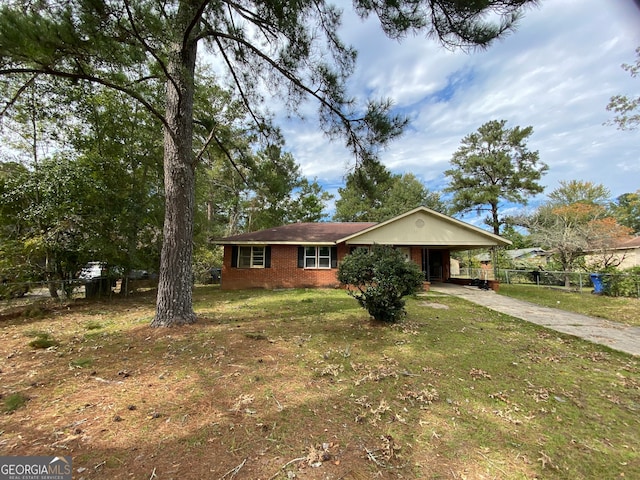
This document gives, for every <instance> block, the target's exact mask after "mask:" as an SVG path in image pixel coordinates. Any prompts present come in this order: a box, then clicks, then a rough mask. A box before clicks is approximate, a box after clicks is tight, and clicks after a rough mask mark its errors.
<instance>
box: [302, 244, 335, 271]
mask: <svg viewBox="0 0 640 480" xmlns="http://www.w3.org/2000/svg"><path fill="white" fill-rule="evenodd" d="M304 268H331V247H305V248H304Z"/></svg>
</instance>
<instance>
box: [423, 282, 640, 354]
mask: <svg viewBox="0 0 640 480" xmlns="http://www.w3.org/2000/svg"><path fill="white" fill-rule="evenodd" d="M430 291H432V292H438V293H443V294H447V295H453V296H456V297H460V298H464V299H466V300H468V301H470V302H472V303H476V304H478V305H482V306H484V307H487V308H490V309H491V310H495V311H497V312H501V313H505V314H507V315H511V316H512V317H516V318H520V319H522V320H525V321H527V322H531V323H536V324H538V325H542V326H544V327H547V328H550V329H553V330H557V331H558V332H562V333H567V334H569V335H573V336H575V337H580V338H583V339H585V340H588V341H590V342H593V343H599V344H601V345H606V346H607V347H609V348H612V349H614V350H619V351H621V352H625V353H630V354H631V355H636V356H640V327H631V326H627V325H623V324H621V323H616V322H611V321H609V320H604V319H602V318H596V317H589V316H587V315H580V314H578V313H572V312H565V311H563V310H558V309H556V308H548V307H541V306H539V305H535V304H533V303H529V302H525V301H523V300H517V299H515V298H510V297H506V296H504V295H498V294H497V293H495V292H494V291H492V290H481V289H479V288H478V287H470V286H467V287H465V286H461V285H454V284H451V283H435V284H431V288H430Z"/></svg>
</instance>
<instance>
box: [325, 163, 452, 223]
mask: <svg viewBox="0 0 640 480" xmlns="http://www.w3.org/2000/svg"><path fill="white" fill-rule="evenodd" d="M338 194H339V195H340V198H338V200H337V201H336V212H335V214H334V216H333V219H334V220H335V221H339V222H382V221H384V220H388V219H389V218H392V217H394V216H396V215H400V214H402V213H404V212H407V211H409V210H411V209H413V208H416V207H419V206H425V207H428V208H431V209H432V210H436V211H439V212H444V211H445V210H446V207H445V206H444V204H443V202H442V201H441V199H440V195H439V193H437V192H430V191H429V190H428V189H427V188H426V187H425V186H424V185H423V184H422V183H421V182H420V181H419V180H418V179H417V178H416V176H415V175H413V174H412V173H405V174H403V175H397V174H392V173H391V172H389V170H387V168H386V167H385V166H384V165H382V164H381V163H380V162H377V161H368V162H366V163H364V164H363V165H362V166H361V168H359V169H357V170H355V171H353V172H351V173H350V174H349V175H348V176H347V179H346V183H345V186H344V187H341V188H339V189H338Z"/></svg>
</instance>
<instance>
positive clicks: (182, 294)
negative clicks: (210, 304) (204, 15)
mask: <svg viewBox="0 0 640 480" xmlns="http://www.w3.org/2000/svg"><path fill="white" fill-rule="evenodd" d="M195 3H196V2H193V1H192V0H184V1H182V2H180V4H179V8H178V14H177V18H176V22H175V24H174V25H173V27H174V29H173V31H172V32H171V33H169V32H168V33H169V34H171V35H173V39H174V45H173V49H172V52H171V54H170V58H169V60H168V66H167V67H168V73H169V80H168V81H167V92H166V101H167V105H166V122H167V125H166V126H165V131H164V189H165V197H166V198H165V214H164V235H163V237H164V241H163V244H162V254H161V257H160V277H159V283H158V298H157V301H156V316H155V318H154V319H153V321H152V322H151V326H152V327H170V326H173V325H184V324H188V323H194V322H195V321H196V315H195V313H194V311H193V304H192V299H191V295H192V292H193V274H192V267H191V258H192V255H193V216H194V206H195V164H194V158H193V148H192V146H193V94H194V75H195V65H196V52H197V42H196V40H195V37H196V34H197V28H193V26H194V25H197V21H196V20H194V19H195V18H196V16H197V15H198V13H197V8H196V6H194V4H195ZM185 35H188V38H186V39H185Z"/></svg>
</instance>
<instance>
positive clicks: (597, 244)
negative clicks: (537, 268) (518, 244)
mask: <svg viewBox="0 0 640 480" xmlns="http://www.w3.org/2000/svg"><path fill="white" fill-rule="evenodd" d="M606 195H608V190H607V189H606V188H605V187H603V186H602V185H599V184H593V183H591V182H582V181H577V180H574V181H570V182H561V186H560V187H558V188H557V189H555V190H554V191H553V192H551V193H550V194H549V198H550V200H549V201H548V202H547V203H546V204H544V205H543V206H541V207H540V208H539V209H538V211H537V212H536V213H535V214H534V215H532V216H531V217H530V218H529V219H528V221H527V222H526V223H527V227H528V229H529V231H530V234H531V239H532V240H533V242H534V243H536V244H539V245H540V246H542V247H544V248H546V249H549V250H553V251H555V252H556V253H555V257H556V258H557V260H558V261H559V262H560V265H561V267H562V269H563V271H565V272H571V271H573V270H574V269H575V267H576V266H577V265H579V264H581V261H582V259H583V257H584V255H585V253H587V252H595V253H597V252H607V251H610V250H611V249H612V248H613V247H615V245H616V244H617V243H619V242H620V241H621V240H623V239H625V238H627V236H628V234H629V232H630V230H629V229H628V228H627V227H624V226H621V225H620V224H618V223H617V221H616V220H615V219H614V218H612V217H611V215H610V214H609V211H608V209H607V198H606ZM603 258H605V257H603ZM565 280H566V282H568V281H569V278H568V276H567V277H566V279H565Z"/></svg>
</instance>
